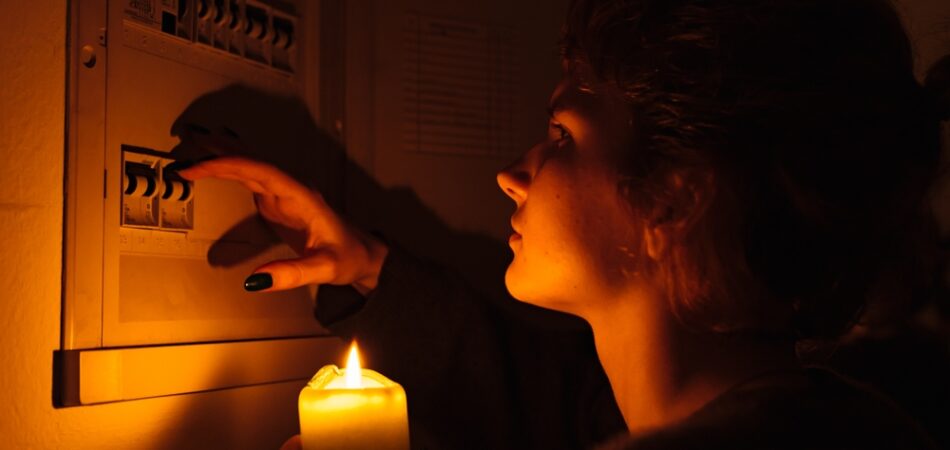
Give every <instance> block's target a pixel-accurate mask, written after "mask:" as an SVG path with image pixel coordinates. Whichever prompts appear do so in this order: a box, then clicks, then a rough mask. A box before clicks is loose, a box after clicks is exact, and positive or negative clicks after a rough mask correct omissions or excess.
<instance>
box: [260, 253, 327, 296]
mask: <svg viewBox="0 0 950 450" xmlns="http://www.w3.org/2000/svg"><path fill="white" fill-rule="evenodd" d="M340 267H341V265H340V261H339V258H337V257H336V255H334V254H333V253H331V252H329V251H318V252H315V253H313V254H310V255H307V256H305V257H302V258H295V259H283V260H278V261H272V262H269V263H267V264H264V265H263V266H261V267H258V268H257V270H255V271H254V274H252V275H251V276H249V277H248V278H247V281H245V283H244V285H245V289H247V290H249V291H283V290H286V289H293V288H296V287H300V286H305V285H309V284H327V283H329V284H336V282H337V281H338V279H339V278H340V275H341V274H340Z"/></svg>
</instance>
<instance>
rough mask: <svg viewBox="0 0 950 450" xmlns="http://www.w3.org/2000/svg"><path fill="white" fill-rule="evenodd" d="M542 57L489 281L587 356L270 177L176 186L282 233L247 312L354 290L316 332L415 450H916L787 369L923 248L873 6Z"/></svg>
mask: <svg viewBox="0 0 950 450" xmlns="http://www.w3.org/2000/svg"><path fill="white" fill-rule="evenodd" d="M563 48H564V77H563V80H562V81H561V83H560V84H559V85H558V86H557V88H556V89H555V91H554V93H553V95H552V98H551V103H550V110H551V120H550V127H549V135H548V136H547V138H546V139H544V140H542V141H541V142H540V143H538V145H536V146H535V147H533V148H532V149H530V150H529V151H528V152H527V153H526V154H525V155H524V156H523V157H522V158H521V159H519V160H518V161H516V162H515V163H514V164H513V165H511V166H510V167H508V168H506V169H505V170H503V171H502V172H501V173H500V174H499V176H498V182H499V185H500V186H501V188H502V190H503V191H504V192H505V193H506V194H507V195H508V196H509V197H511V198H512V199H513V200H514V202H515V204H516V211H515V213H514V215H513V216H512V227H513V229H514V234H513V235H512V237H511V239H510V241H509V242H510V245H511V248H512V250H513V253H514V259H513V261H512V262H511V265H510V266H509V268H508V272H507V275H506V280H505V281H506V284H507V286H508V289H509V291H510V292H511V294H512V295H513V296H514V297H515V298H517V299H519V300H522V301H524V302H528V303H531V304H535V305H539V306H543V307H545V308H550V309H555V310H559V311H564V312H569V313H572V314H574V315H577V316H579V317H581V318H583V319H584V320H585V321H586V322H587V323H589V324H590V327H591V329H592V331H593V343H594V347H591V346H590V342H589V341H588V340H587V339H589V336H588V335H587V334H586V333H585V332H583V331H582V332H577V333H565V332H560V331H552V330H547V329H544V328H543V327H538V326H536V325H534V324H531V323H529V322H525V321H523V320H521V319H520V318H516V317H514V315H511V314H508V313H506V312H505V311H504V308H503V307H499V306H497V305H496V304H493V303H491V302H488V301H485V300H483V299H480V298H478V297H477V296H476V295H475V294H472V293H471V290H470V289H468V288H466V287H465V286H464V283H461V282H460V281H457V279H456V278H454V277H452V276H451V275H450V274H447V273H445V272H444V271H442V270H440V269H438V268H435V267H433V266H431V265H428V264H426V263H422V262H419V261H416V260H414V259H413V258H412V257H411V256H409V255H408V254H406V253H405V252H404V251H402V250H400V249H399V248H398V247H397V246H394V245H393V244H389V243H385V242H383V241H382V240H380V239H378V238H376V237H374V236H372V235H369V234H366V233H363V232H361V231H359V230H356V229H354V228H352V227H350V226H348V225H347V224H346V223H345V222H344V221H343V220H342V219H341V218H340V217H339V216H337V215H336V214H335V213H334V212H333V211H332V210H330V208H328V207H327V206H326V204H324V203H323V202H322V200H321V199H320V197H319V195H318V194H315V193H313V192H310V191H308V190H307V189H306V188H304V187H303V186H300V185H299V184H297V183H295V182H294V181H293V180H292V179H290V178H289V177H287V176H286V175H284V174H282V173H281V172H280V171H278V170H277V169H275V168H273V167H270V166H267V165H265V164H261V163H258V162H254V161H249V160H246V159H239V158H230V157H226V158H220V159H217V160H213V161H209V162H205V163H202V164H200V165H198V166H195V167H193V168H191V169H188V170H184V171H182V172H181V174H182V175H183V176H185V177H186V178H189V179H200V178H203V177H208V176H213V177H219V178H227V179H236V180H239V181H241V182H243V183H244V184H245V185H247V186H248V188H250V189H251V190H252V191H254V192H255V195H256V198H257V201H258V205H259V208H260V212H261V214H262V215H263V216H264V217H265V218H266V219H267V220H269V221H271V222H273V223H276V224H278V225H280V226H281V228H283V229H285V230H287V229H289V230H293V232H292V233H291V234H293V235H294V236H291V237H290V238H289V239H288V242H291V243H296V245H297V249H298V251H299V253H300V254H301V258H299V259H296V260H291V261H277V262H274V263H271V264H268V265H265V266H263V267H261V268H260V269H258V271H257V272H256V273H255V274H254V275H252V276H251V277H250V278H249V279H248V286H249V288H251V289H264V288H266V289H285V288H290V287H295V286H299V285H302V284H307V283H317V284H329V285H341V286H350V287H352V288H354V289H353V290H351V291H350V294H349V298H348V299H344V300H340V299H339V298H336V297H341V298H342V297H346V296H347V293H346V289H343V290H340V289H336V290H334V289H332V288H330V289H321V294H320V299H319V306H318V312H317V315H318V318H319V319H320V320H321V321H322V322H323V323H324V324H325V325H328V326H329V327H330V328H331V329H333V330H334V331H336V332H338V333H340V334H342V335H347V336H349V335H357V336H358V337H359V338H360V341H361V344H362V345H363V346H364V348H367V349H368V351H369V352H371V353H372V354H373V360H374V363H373V364H374V365H375V366H376V367H378V368H380V370H382V371H383V372H385V373H387V374H392V376H393V378H394V379H396V380H398V381H400V382H401V383H402V384H403V385H404V386H406V388H407V393H408V397H409V399H410V419H411V427H410V428H411V432H412V439H413V447H418V448H525V447H527V448H582V447H588V446H591V445H594V444H597V443H600V442H602V441H603V440H604V439H606V438H608V437H609V436H610V435H611V434H615V433H617V432H621V433H620V436H619V437H616V438H614V441H613V443H612V444H610V445H614V446H617V447H622V448H858V447H872V448H929V446H931V445H932V444H931V443H930V441H929V440H928V438H927V437H926V436H925V435H923V434H922V433H921V432H920V431H919V430H918V429H917V427H916V426H915V425H914V424H913V423H912V422H911V421H909V420H908V419H907V418H906V417H905V416H904V415H902V414H901V413H900V412H899V411H898V410H897V409H896V408H894V407H892V406H891V405H890V404H889V403H888V402H887V401H886V400H884V399H882V398H880V397H878V396H877V395H876V394H873V393H871V392H869V391H866V390H864V389H861V388H858V387H856V386H855V385H853V384H851V383H849V382H847V381H845V380H844V379H842V378H841V377H839V376H837V375H835V374H834V373H832V372H830V371H826V370H821V369H816V368H805V367H803V365H802V364H801V363H800V362H799V360H798V358H797V357H796V352H795V348H796V344H797V343H801V342H803V341H808V340H814V339H830V338H834V337H836V336H838V335H840V334H841V333H842V332H844V331H846V330H847V329H848V327H849V326H850V325H851V324H853V322H854V320H855V319H856V318H857V317H858V315H859V313H860V311H861V309H862V307H863V305H865V304H866V302H867V301H869V299H881V298H894V296H897V298H898V299H900V298H902V297H900V296H901V295H903V293H905V292H909V291H904V290H901V289H898V288H899V287H904V286H907V285H908V282H909V281H911V280H908V279H906V277H903V276H902V274H905V273H920V270H917V268H918V267H919V265H917V264H916V262H917V259H918V256H919V255H920V253H917V250H918V249H919V248H921V247H920V245H919V244H920V243H921V242H924V241H925V239H926V238H927V237H928V236H931V234H930V233H932V228H931V227H930V221H931V220H932V219H931V218H930V215H929V214H928V212H927V210H926V208H925V206H926V205H927V201H926V200H927V197H926V192H927V188H928V186H929V184H930V181H931V180H932V179H933V177H934V174H935V172H936V167H937V160H938V153H939V120H940V118H941V117H945V116H946V112H947V109H946V108H945V107H944V106H941V104H940V102H939V101H938V99H940V98H941V95H940V94H942V93H944V92H946V90H944V91H941V92H935V91H932V90H933V89H936V88H935V87H934V88H932V89H931V90H928V89H925V88H923V87H921V86H920V85H919V84H918V83H917V81H916V80H915V78H914V76H913V72H912V58H911V51H910V48H909V44H908V42H907V38H906V36H905V34H904V31H903V29H902V27H901V25H900V21H899V19H898V17H897V15H896V14H895V12H894V11H893V9H892V7H891V6H890V5H889V3H887V1H885V0H821V1H818V0H770V1H750V0H717V1H703V0H612V1H611V0H578V1H576V2H574V3H573V5H572V6H571V9H570V12H569V14H568V19H567V24H566V26H565V36H564V42H563ZM934 79H936V80H939V76H936V77H935V78H934ZM944 88H946V86H944ZM942 98H943V99H944V101H945V100H946V96H945V95H943V97H942ZM910 267H912V268H914V270H905V269H907V268H910ZM347 289H349V288H347ZM357 292H358V293H359V295H358V294H357ZM875 301H878V300H875ZM594 349H596V357H597V359H598V360H599V363H600V364H601V365H602V367H603V370H604V372H601V369H600V366H598V364H597V362H598V361H597V360H594V359H593V355H594V353H593V350H594ZM604 374H606V378H605V377H604ZM607 380H609V386H608V385H607V383H606V381H607ZM621 419H622V420H621ZM624 431H625V432H624Z"/></svg>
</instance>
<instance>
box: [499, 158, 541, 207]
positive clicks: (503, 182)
mask: <svg viewBox="0 0 950 450" xmlns="http://www.w3.org/2000/svg"><path fill="white" fill-rule="evenodd" d="M534 150H535V149H534V148H532V149H531V150H528V152H527V153H525V154H524V155H521V157H520V158H518V159H516V160H515V161H514V162H513V163H511V164H509V165H508V167H505V168H504V169H501V171H500V172H498V176H497V177H496V178H497V180H498V186H499V187H500V188H501V190H502V191H504V193H505V195H507V196H509V197H511V199H512V200H514V201H515V203H517V204H518V205H521V202H523V201H524V200H525V199H526V198H527V196H528V186H529V185H530V184H531V170H530V168H529V167H528V161H529V159H530V158H531V153H532V152H533V151H534Z"/></svg>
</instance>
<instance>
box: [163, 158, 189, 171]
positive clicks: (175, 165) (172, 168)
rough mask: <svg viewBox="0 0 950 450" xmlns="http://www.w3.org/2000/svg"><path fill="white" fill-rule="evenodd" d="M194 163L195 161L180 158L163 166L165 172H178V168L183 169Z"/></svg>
mask: <svg viewBox="0 0 950 450" xmlns="http://www.w3.org/2000/svg"><path fill="white" fill-rule="evenodd" d="M193 165H195V161H188V160H180V161H175V162H173V163H171V164H169V165H167V166H165V171H166V172H178V171H179V170H185V169H187V168H189V167H191V166H193Z"/></svg>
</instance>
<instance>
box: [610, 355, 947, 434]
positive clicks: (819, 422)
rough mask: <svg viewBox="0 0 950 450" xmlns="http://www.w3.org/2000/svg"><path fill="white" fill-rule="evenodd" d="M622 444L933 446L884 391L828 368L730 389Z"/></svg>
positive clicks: (766, 377)
mask: <svg viewBox="0 0 950 450" xmlns="http://www.w3.org/2000/svg"><path fill="white" fill-rule="evenodd" d="M605 448H607V449H610V448H616V449H673V448H675V449H699V448H730V449H766V448H768V449H806V448H807V449H849V448H877V449H932V448H936V447H935V446H934V444H933V442H932V441H931V440H930V438H929V437H928V436H927V435H926V434H925V433H924V432H923V431H922V429H921V428H920V427H919V426H918V425H917V424H916V423H915V422H914V421H913V420H911V419H910V418H909V417H908V416H907V415H906V414H904V413H903V411H901V410H900V409H899V408H898V407H897V406H896V405H894V404H893V403H892V402H891V401H889V400H888V399H887V398H885V397H884V396H883V395H881V394H878V393H877V392H875V391H873V390H871V389H870V388H869V387H867V386H863V385H860V384H858V383H856V382H854V381H852V380H849V379H847V378H845V377H843V376H841V375H839V374H837V373H835V372H832V371H830V370H827V369H822V368H808V369H803V370H799V371H787V372H775V373H771V374H767V375H763V376H761V377H758V378H756V379H754V380H751V381H749V382H747V383H743V384H742V385H740V386H738V387H736V388H734V389H732V390H730V391H728V392H726V393H724V394H723V395H721V396H720V397H719V398H717V399H716V400H713V401H712V402H710V403H709V404H707V405H706V406H704V407H703V408H702V409H700V410H699V411H697V412H696V413H694V414H693V415H692V416H690V417H689V418H688V419H686V420H684V421H683V422H681V423H680V424H678V425H676V426H673V427H669V428H666V429H663V430H660V431H657V432H654V433H650V434H647V435H643V436H630V437H624V438H621V439H618V440H617V441H615V442H613V443H612V444H610V445H608V446H606V447H605Z"/></svg>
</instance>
